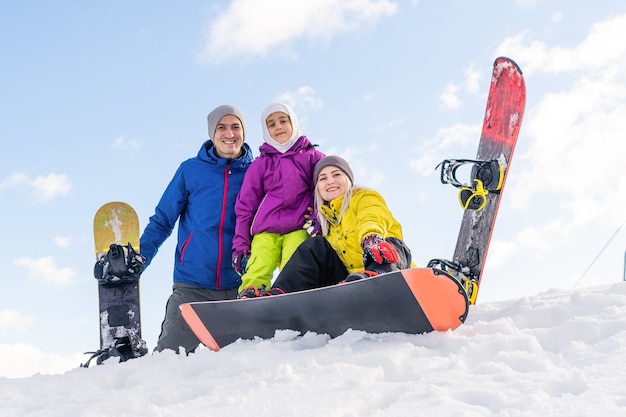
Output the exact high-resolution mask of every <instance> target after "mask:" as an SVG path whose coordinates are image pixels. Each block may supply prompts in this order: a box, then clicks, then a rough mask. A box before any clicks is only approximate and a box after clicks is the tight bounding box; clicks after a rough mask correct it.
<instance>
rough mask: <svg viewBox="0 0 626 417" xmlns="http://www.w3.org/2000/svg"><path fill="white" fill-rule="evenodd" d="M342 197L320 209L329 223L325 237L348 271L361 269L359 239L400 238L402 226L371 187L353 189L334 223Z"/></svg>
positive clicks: (361, 260) (361, 255)
mask: <svg viewBox="0 0 626 417" xmlns="http://www.w3.org/2000/svg"><path fill="white" fill-rule="evenodd" d="M343 198H344V196H341V197H337V198H336V199H334V200H332V201H331V202H330V203H329V204H328V205H325V206H323V207H321V208H320V210H321V212H322V213H323V215H324V216H325V217H326V218H327V219H328V221H329V222H330V229H329V231H328V235H327V236H326V239H327V240H328V242H329V243H330V244H331V246H332V247H333V248H334V249H335V251H336V252H337V254H338V255H339V258H340V259H341V261H342V262H343V264H344V265H345V267H346V269H347V270H348V273H349V274H351V273H353V272H356V271H362V270H363V269H364V266H363V249H362V248H361V241H362V240H363V238H364V237H366V236H369V235H373V234H376V235H379V236H382V237H383V238H388V237H396V238H398V239H403V237H402V227H401V226H400V223H398V221H397V220H396V219H395V218H394V217H393V215H392V214H391V212H390V211H389V208H388V207H387V203H385V200H384V199H383V197H382V196H381V195H380V194H379V193H377V192H376V191H374V190H369V189H361V190H358V191H357V190H355V191H354V193H353V194H352V198H351V199H350V204H349V206H348V210H347V211H346V212H345V213H344V215H343V218H342V219H341V223H338V222H337V219H338V218H339V212H340V210H341V204H342V202H343Z"/></svg>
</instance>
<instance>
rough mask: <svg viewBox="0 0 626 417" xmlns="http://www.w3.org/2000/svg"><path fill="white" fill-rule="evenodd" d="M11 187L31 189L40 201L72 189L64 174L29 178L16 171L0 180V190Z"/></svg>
mask: <svg viewBox="0 0 626 417" xmlns="http://www.w3.org/2000/svg"><path fill="white" fill-rule="evenodd" d="M13 187H27V188H30V189H32V194H33V196H34V199H35V201H36V202H38V203H41V202H45V201H49V200H52V199H54V198H56V197H58V196H66V195H68V194H69V193H70V190H71V189H72V184H71V183H70V181H69V179H68V177H67V175H65V174H48V175H47V176H41V175H39V176H37V177H35V178H32V179H31V178H29V177H28V176H27V175H26V174H23V173H16V174H12V175H10V176H9V177H8V178H6V179H5V180H3V181H2V182H0V190H2V189H6V188H13Z"/></svg>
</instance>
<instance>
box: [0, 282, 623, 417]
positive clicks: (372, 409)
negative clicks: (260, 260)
mask: <svg viewBox="0 0 626 417" xmlns="http://www.w3.org/2000/svg"><path fill="white" fill-rule="evenodd" d="M625 316H626V283H616V284H612V285H605V286H601V287H592V288H584V289H579V290H570V291H565V290H551V291H548V292H545V293H541V294H538V295H536V296H533V297H526V298H520V299H515V300H507V301H499V302H492V303H484V304H478V305H477V306H472V307H471V310H470V314H469V317H468V319H467V321H466V323H465V324H463V325H462V326H461V327H459V328H458V329H456V330H454V331H448V332H439V333H430V334H425V335H406V334H381V335H372V334H366V333H363V332H359V331H348V332H346V333H345V334H344V335H342V336H340V337H338V338H336V339H329V338H328V337H327V336H326V335H316V334H306V335H304V336H299V335H297V334H296V333H295V332H293V331H288V330H283V331H279V332H277V334H276V336H275V337H274V338H272V339H270V340H254V341H238V342H237V343H235V344H233V345H230V346H228V347H226V348H224V349H222V350H221V351H219V352H211V351H209V350H208V349H200V350H199V351H197V352H196V353H195V354H191V355H189V356H185V355H175V354H174V353H172V352H162V353H156V354H151V355H147V356H145V357H143V358H139V359H135V360H131V361H128V362H125V363H122V364H118V363H115V360H108V361H106V362H105V363H104V364H103V365H101V366H92V367H90V368H89V369H83V368H76V369H72V370H69V371H67V372H65V373H63V374H57V375H41V374H37V375H34V376H31V377H27V378H6V377H3V378H0V416H20V417H21V416H38V417H47V416H93V417H96V416H98V417H100V416H118V417H119V416H182V415H185V416H220V417H229V416H237V417H240V416H242V415H254V416H257V417H261V416H325V417H332V416H346V417H348V416H411V415H425V416H426V415H427V416H461V415H462V416H464V417H468V416H481V417H482V416H590V415H597V416H613V415H626V414H624V413H625V412H626V390H624V387H623V386H622V383H623V381H624V374H626V318H625ZM85 358H86V357H85ZM77 365H78V364H77Z"/></svg>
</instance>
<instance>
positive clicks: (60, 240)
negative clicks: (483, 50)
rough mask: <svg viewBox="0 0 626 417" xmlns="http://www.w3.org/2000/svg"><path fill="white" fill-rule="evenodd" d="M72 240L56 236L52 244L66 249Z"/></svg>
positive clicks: (67, 237)
mask: <svg viewBox="0 0 626 417" xmlns="http://www.w3.org/2000/svg"><path fill="white" fill-rule="evenodd" d="M71 241H72V238H71V237H69V236H56V237H55V238H54V244H55V245H57V246H59V247H61V248H68V247H69V246H70V242H71Z"/></svg>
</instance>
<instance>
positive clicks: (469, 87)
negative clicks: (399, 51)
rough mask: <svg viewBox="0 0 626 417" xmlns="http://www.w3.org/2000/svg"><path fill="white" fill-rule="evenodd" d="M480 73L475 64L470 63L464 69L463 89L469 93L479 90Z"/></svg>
mask: <svg viewBox="0 0 626 417" xmlns="http://www.w3.org/2000/svg"><path fill="white" fill-rule="evenodd" d="M481 76H482V73H481V72H480V71H478V69H477V68H476V65H470V66H469V67H468V68H467V69H466V70H465V77H466V78H465V91H467V92H468V93H471V94H476V93H478V92H480V79H481Z"/></svg>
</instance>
